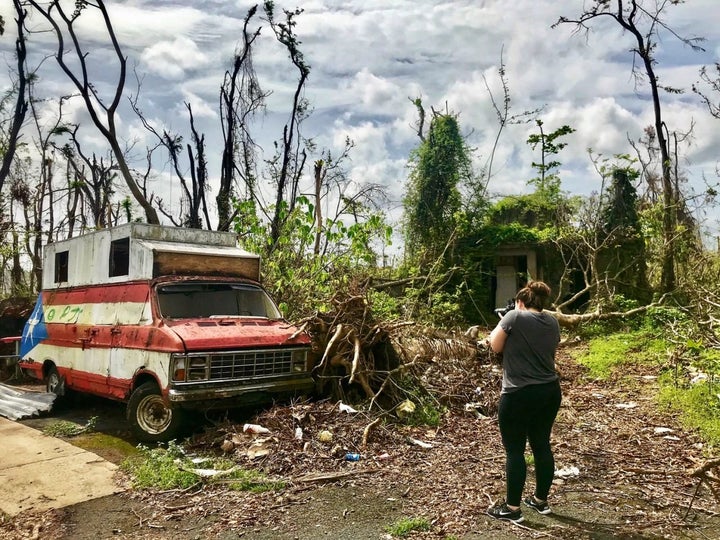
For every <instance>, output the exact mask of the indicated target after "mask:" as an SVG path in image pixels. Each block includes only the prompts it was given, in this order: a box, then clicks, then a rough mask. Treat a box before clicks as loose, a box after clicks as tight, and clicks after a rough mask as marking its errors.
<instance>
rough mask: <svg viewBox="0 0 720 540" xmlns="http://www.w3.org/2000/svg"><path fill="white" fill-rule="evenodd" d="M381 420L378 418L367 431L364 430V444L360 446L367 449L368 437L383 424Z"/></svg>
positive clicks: (369, 425)
mask: <svg viewBox="0 0 720 540" xmlns="http://www.w3.org/2000/svg"><path fill="white" fill-rule="evenodd" d="M381 420H382V419H381V418H380V417H377V418H376V419H375V420H373V421H372V422H370V423H369V424H368V425H367V426H365V429H364V430H363V436H362V443H361V444H360V446H361V447H362V448H365V447H366V446H367V442H368V437H369V436H370V432H371V431H372V430H373V428H375V426H377V425H378V424H379V423H380V422H381Z"/></svg>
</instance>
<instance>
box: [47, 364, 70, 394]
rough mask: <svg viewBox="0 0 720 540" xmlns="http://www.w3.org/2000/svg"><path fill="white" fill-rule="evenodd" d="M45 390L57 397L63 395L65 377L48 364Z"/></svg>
mask: <svg viewBox="0 0 720 540" xmlns="http://www.w3.org/2000/svg"><path fill="white" fill-rule="evenodd" d="M45 390H46V391H47V392H48V393H49V394H55V395H56V396H58V397H61V396H64V395H65V379H63V378H62V377H61V376H60V373H58V370H57V368H56V367H55V366H50V369H49V370H48V373H47V377H45ZM56 399H57V398H56Z"/></svg>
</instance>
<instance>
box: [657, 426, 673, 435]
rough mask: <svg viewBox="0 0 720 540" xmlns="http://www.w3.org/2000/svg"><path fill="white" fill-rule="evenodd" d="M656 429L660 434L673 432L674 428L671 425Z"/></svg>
mask: <svg viewBox="0 0 720 540" xmlns="http://www.w3.org/2000/svg"><path fill="white" fill-rule="evenodd" d="M654 431H655V433H657V434H658V435H659V434H661V433H672V432H673V431H674V430H672V429H670V428H669V427H656V428H655V430H654Z"/></svg>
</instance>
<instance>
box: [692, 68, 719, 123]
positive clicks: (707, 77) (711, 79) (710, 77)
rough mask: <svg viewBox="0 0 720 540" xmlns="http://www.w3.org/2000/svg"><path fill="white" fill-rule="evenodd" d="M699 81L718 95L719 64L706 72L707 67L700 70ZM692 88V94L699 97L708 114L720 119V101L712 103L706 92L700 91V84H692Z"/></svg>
mask: <svg viewBox="0 0 720 540" xmlns="http://www.w3.org/2000/svg"><path fill="white" fill-rule="evenodd" d="M700 79H701V80H702V81H703V83H705V84H706V85H708V86H709V87H710V90H711V91H712V92H713V93H715V94H720V62H718V63H716V64H715V65H714V66H713V67H712V68H711V69H710V70H708V67H707V66H703V67H702V68H700ZM692 88H693V92H695V93H696V94H697V95H699V96H700V98H701V99H702V101H703V103H704V104H705V106H706V107H707V108H708V111H709V112H710V114H711V115H713V116H714V117H715V118H720V100H718V101H717V102H716V101H714V100H713V98H712V97H710V96H709V95H708V94H707V93H706V91H704V90H703V89H701V86H700V83H695V84H693V87H692ZM715 99H718V98H717V97H716V98H715Z"/></svg>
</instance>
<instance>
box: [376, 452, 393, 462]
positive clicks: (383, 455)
mask: <svg viewBox="0 0 720 540" xmlns="http://www.w3.org/2000/svg"><path fill="white" fill-rule="evenodd" d="M377 459H379V460H386V459H390V454H388V453H387V452H384V453H382V454H380V455H379V456H378V457H377Z"/></svg>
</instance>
